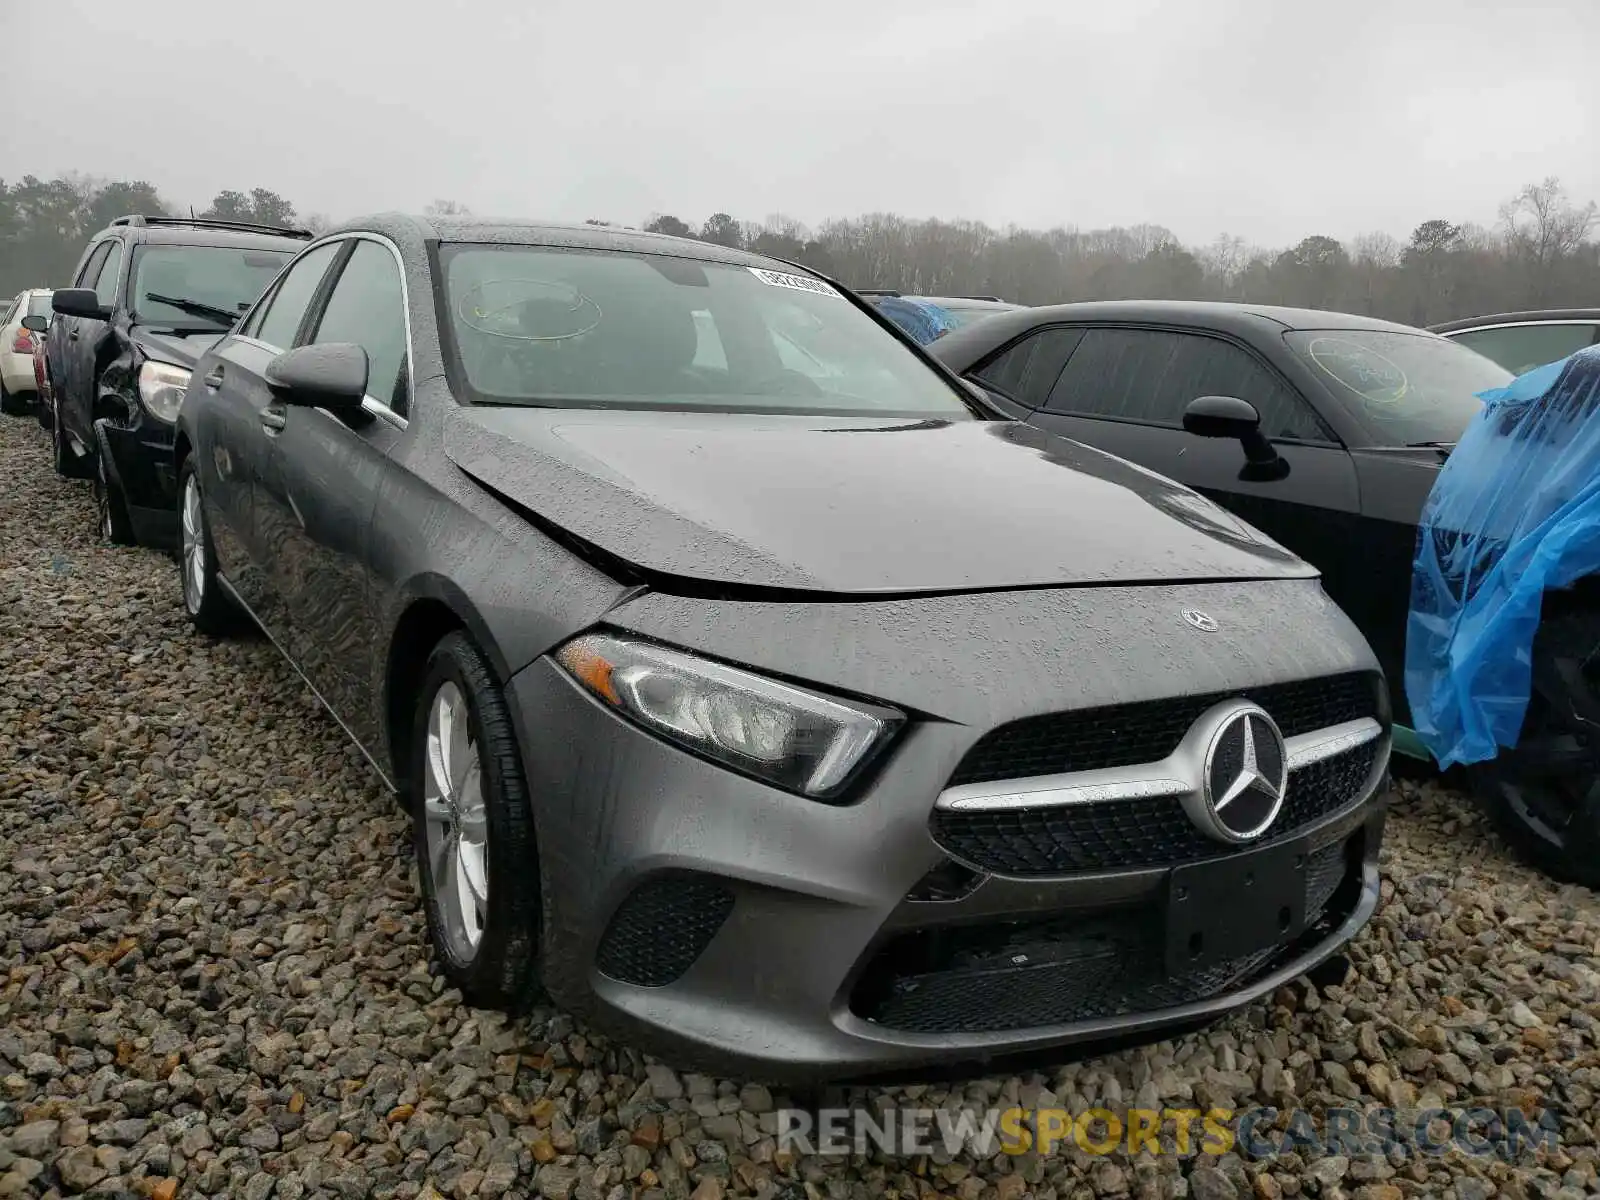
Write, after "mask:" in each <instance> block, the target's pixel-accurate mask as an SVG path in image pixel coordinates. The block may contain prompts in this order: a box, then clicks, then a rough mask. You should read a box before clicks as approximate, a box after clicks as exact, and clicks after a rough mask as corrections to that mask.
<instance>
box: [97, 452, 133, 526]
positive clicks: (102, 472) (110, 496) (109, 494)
mask: <svg viewBox="0 0 1600 1200" xmlns="http://www.w3.org/2000/svg"><path fill="white" fill-rule="evenodd" d="M94 509H95V518H96V520H98V521H99V523H100V536H101V537H103V538H105V540H106V541H108V542H110V543H111V544H112V545H113V546H131V545H133V544H134V540H135V539H134V536H133V522H132V521H131V520H129V519H128V504H127V500H126V499H125V498H124V497H123V495H122V489H121V488H119V487H118V486H117V484H116V481H115V480H114V479H112V478H111V471H110V468H109V467H107V466H106V455H105V451H104V450H102V451H101V452H100V453H99V454H97V455H95V468H94Z"/></svg>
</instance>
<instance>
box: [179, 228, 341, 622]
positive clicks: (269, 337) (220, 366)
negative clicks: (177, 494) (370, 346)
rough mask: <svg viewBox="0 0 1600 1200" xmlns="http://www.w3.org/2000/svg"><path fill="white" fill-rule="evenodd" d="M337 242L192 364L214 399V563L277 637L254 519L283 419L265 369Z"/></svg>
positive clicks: (205, 431)
mask: <svg viewBox="0 0 1600 1200" xmlns="http://www.w3.org/2000/svg"><path fill="white" fill-rule="evenodd" d="M339 250H340V243H336V242H330V243H327V244H325V245H321V246H316V247H313V248H312V249H310V250H308V251H306V252H305V253H304V254H302V255H301V256H300V257H299V258H297V259H296V260H295V261H294V262H293V263H291V264H290V265H289V267H288V268H287V269H286V270H285V271H284V272H283V273H282V275H280V276H279V278H278V280H277V282H276V283H275V284H274V285H273V286H272V288H271V289H270V290H269V291H268V294H267V295H266V297H265V298H264V299H262V301H261V302H260V303H259V304H257V305H256V307H255V309H254V310H253V311H252V312H251V313H250V315H249V316H248V317H246V318H245V320H244V321H243V322H242V323H241V325H240V327H239V330H238V332H237V333H234V334H231V335H229V336H227V337H224V338H223V339H222V341H221V342H219V343H218V344H217V345H216V347H215V348H214V349H213V350H212V351H211V353H210V354H208V355H206V356H205V357H204V358H202V359H201V361H200V363H199V364H198V365H197V366H196V367H195V378H194V379H193V380H191V382H190V385H189V386H190V387H191V388H197V389H203V391H204V393H205V394H206V395H207V396H208V397H209V398H210V401H211V402H210V403H208V404H206V405H205V406H204V407H203V408H201V409H200V410H199V411H200V412H201V413H202V414H203V421H204V424H203V425H200V426H199V427H197V428H196V430H195V433H196V438H197V443H196V453H197V454H199V456H200V458H199V461H198V463H197V468H198V470H199V473H200V488H201V492H202V494H203V495H204V496H205V499H206V508H207V512H208V514H209V515H210V519H211V538H212V541H213V543H214V544H215V546H216V551H217V563H218V566H219V567H220V568H221V570H222V573H223V575H225V576H226V577H227V579H228V582H229V583H231V584H232V585H233V586H234V589H235V590H236V591H237V592H238V593H239V596H240V599H242V600H243V601H244V602H245V603H246V604H247V605H249V607H250V610H251V611H252V612H253V613H254V614H255V615H256V619H257V620H259V621H260V622H261V624H262V625H263V626H264V627H265V628H266V629H267V630H268V631H269V632H270V633H272V635H273V636H274V637H279V636H281V634H282V632H283V630H284V629H285V627H286V622H285V617H284V614H283V613H282V612H281V611H278V610H277V608H276V607H275V604H274V600H275V595H274V592H273V590H272V588H271V587H270V586H268V579H269V575H268V572H267V554H266V547H265V546H264V545H263V544H262V542H261V540H260V538H259V536H258V529H257V525H256V519H255V493H256V491H257V489H259V488H260V486H261V481H262V478H263V475H264V474H265V472H266V471H267V469H268V466H269V456H270V449H271V446H272V442H273V439H274V438H275V437H276V436H277V435H278V433H279V432H280V420H279V414H277V413H272V414H270V415H269V413H268V409H270V408H272V407H273V405H274V397H273V394H272V389H271V388H270V387H269V386H268V385H267V379H266V374H267V366H268V364H269V363H271V362H272V360H273V359H274V358H276V357H277V356H278V355H279V354H281V353H283V351H285V350H287V349H289V348H290V347H292V346H293V345H294V344H295V340H296V337H297V336H298V334H299V332H300V329H301V326H302V325H304V324H305V322H306V318H307V315H308V313H309V312H310V309H311V302H312V300H313V299H314V298H315V296H316V294H317V291H318V288H319V286H320V285H321V283H322V280H323V277H324V276H325V275H326V274H327V272H328V268H329V266H330V265H331V264H332V263H333V260H334V259H335V257H337V255H338V253H339Z"/></svg>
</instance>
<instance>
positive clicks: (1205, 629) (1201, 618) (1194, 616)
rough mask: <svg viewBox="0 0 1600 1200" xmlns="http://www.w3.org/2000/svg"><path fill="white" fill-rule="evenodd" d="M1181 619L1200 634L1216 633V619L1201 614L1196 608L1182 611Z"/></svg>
mask: <svg viewBox="0 0 1600 1200" xmlns="http://www.w3.org/2000/svg"><path fill="white" fill-rule="evenodd" d="M1183 619H1184V620H1185V621H1187V622H1188V623H1189V624H1191V625H1193V626H1194V627H1195V628H1196V629H1198V630H1199V631H1200V632H1201V633H1215V632H1216V631H1217V619H1216V618H1215V617H1213V616H1212V615H1211V614H1210V613H1203V612H1201V611H1200V610H1199V609H1198V608H1186V609H1184V610H1183Z"/></svg>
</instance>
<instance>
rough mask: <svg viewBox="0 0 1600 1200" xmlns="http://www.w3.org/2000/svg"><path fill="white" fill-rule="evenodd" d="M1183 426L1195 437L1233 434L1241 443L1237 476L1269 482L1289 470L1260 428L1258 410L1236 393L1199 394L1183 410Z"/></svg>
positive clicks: (1217, 436)
mask: <svg viewBox="0 0 1600 1200" xmlns="http://www.w3.org/2000/svg"><path fill="white" fill-rule="evenodd" d="M1183 427H1184V429H1185V430H1186V431H1188V432H1189V433H1192V434H1196V435H1197V436H1199V437H1214V438H1235V439H1237V440H1238V442H1239V443H1240V445H1242V446H1243V447H1244V457H1245V464H1244V470H1243V471H1241V472H1240V476H1239V477H1240V478H1241V479H1248V480H1253V481H1256V482H1270V481H1272V480H1275V479H1282V478H1283V477H1284V476H1285V475H1287V474H1288V473H1289V464H1288V463H1287V462H1285V461H1284V459H1283V458H1282V456H1281V455H1279V453H1278V451H1277V450H1276V449H1275V448H1274V447H1273V445H1272V443H1271V442H1269V441H1268V440H1267V439H1266V437H1265V436H1263V434H1262V432H1261V414H1260V413H1258V412H1257V411H1256V406H1255V405H1254V404H1251V403H1250V401H1248V400H1241V399H1239V398H1238V397H1237V396H1200V397H1198V398H1197V399H1194V400H1191V401H1190V402H1189V407H1188V408H1186V409H1184V410H1183Z"/></svg>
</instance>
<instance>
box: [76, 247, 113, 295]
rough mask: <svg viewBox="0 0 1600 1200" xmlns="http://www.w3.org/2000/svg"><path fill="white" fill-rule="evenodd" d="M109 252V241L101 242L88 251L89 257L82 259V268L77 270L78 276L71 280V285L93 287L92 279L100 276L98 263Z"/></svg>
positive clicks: (104, 259) (104, 258) (102, 260)
mask: <svg viewBox="0 0 1600 1200" xmlns="http://www.w3.org/2000/svg"><path fill="white" fill-rule="evenodd" d="M110 253H111V243H110V242H101V243H100V244H99V245H98V246H96V247H95V248H94V249H93V250H91V251H89V257H88V258H87V259H85V260H84V263H83V270H81V271H79V272H78V278H77V279H75V280H73V286H75V287H93V286H94V281H95V280H96V279H97V278H99V276H100V264H101V263H103V262H105V261H106V255H108V254H110Z"/></svg>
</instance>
